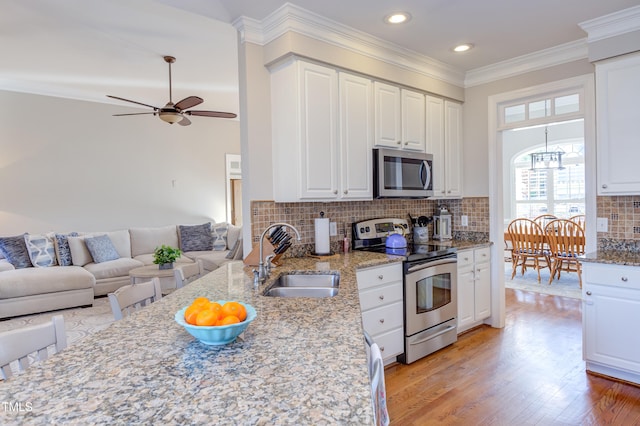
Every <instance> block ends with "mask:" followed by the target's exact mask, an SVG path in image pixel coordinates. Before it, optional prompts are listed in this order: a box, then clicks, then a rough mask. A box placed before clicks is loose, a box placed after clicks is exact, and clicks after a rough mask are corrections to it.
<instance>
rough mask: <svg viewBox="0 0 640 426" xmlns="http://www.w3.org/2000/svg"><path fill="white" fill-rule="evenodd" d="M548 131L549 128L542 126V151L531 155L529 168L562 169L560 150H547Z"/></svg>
mask: <svg viewBox="0 0 640 426" xmlns="http://www.w3.org/2000/svg"><path fill="white" fill-rule="evenodd" d="M548 132H549V130H548V129H547V128H546V127H545V128H544V152H534V153H532V154H530V155H531V169H530V170H548V169H557V170H562V169H564V167H563V166H562V154H564V152H562V151H553V152H549V150H548V146H547V145H548Z"/></svg>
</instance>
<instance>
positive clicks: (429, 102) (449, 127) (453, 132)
mask: <svg viewBox="0 0 640 426" xmlns="http://www.w3.org/2000/svg"><path fill="white" fill-rule="evenodd" d="M426 121H427V122H426V129H427V130H426V132H427V133H426V134H427V138H426V152H427V153H429V154H433V198H460V197H462V105H460V104H458V103H455V102H451V101H445V100H443V99H440V98H436V97H433V96H428V95H427V96H426Z"/></svg>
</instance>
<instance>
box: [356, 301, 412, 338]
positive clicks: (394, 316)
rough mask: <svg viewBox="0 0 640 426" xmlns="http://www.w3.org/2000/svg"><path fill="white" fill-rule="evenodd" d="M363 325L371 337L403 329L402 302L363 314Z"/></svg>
mask: <svg viewBox="0 0 640 426" xmlns="http://www.w3.org/2000/svg"><path fill="white" fill-rule="evenodd" d="M362 325H363V326H364V329H365V330H367V333H369V334H370V335H371V336H375V335H376V334H380V333H384V332H385V331H389V330H392V329H394V328H398V327H402V326H403V322H402V302H396V303H392V304H390V305H387V306H382V307H380V308H376V309H371V310H369V311H366V312H363V313H362Z"/></svg>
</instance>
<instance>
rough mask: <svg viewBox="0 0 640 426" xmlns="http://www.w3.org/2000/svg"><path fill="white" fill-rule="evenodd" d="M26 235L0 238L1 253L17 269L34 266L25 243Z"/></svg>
mask: <svg viewBox="0 0 640 426" xmlns="http://www.w3.org/2000/svg"><path fill="white" fill-rule="evenodd" d="M25 235H27V234H26V233H24V234H22V235H15V236H13V237H0V251H1V252H2V254H3V255H4V257H5V258H6V259H7V260H8V261H9V262H10V263H11V264H12V265H13V266H15V268H16V269H21V268H29V267H31V266H33V265H32V264H31V259H30V258H29V252H28V251H27V244H26V243H25V242H24V237H25Z"/></svg>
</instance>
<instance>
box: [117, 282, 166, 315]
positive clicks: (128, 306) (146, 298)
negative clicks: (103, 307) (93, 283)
mask: <svg viewBox="0 0 640 426" xmlns="http://www.w3.org/2000/svg"><path fill="white" fill-rule="evenodd" d="M108 297H109V303H110V304H111V311H112V312H113V317H114V318H115V319H116V321H117V320H120V319H122V318H123V317H124V316H128V315H131V314H132V313H134V312H135V311H137V310H138V309H142V308H143V307H145V306H147V305H150V304H151V303H153V302H157V301H158V300H160V299H162V288H161V287H160V279H159V278H157V277H156V278H153V279H152V280H151V281H146V282H143V283H137V284H128V285H125V286H122V287H120V288H119V289H117V290H116V291H114V292H113V293H109V296H108Z"/></svg>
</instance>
